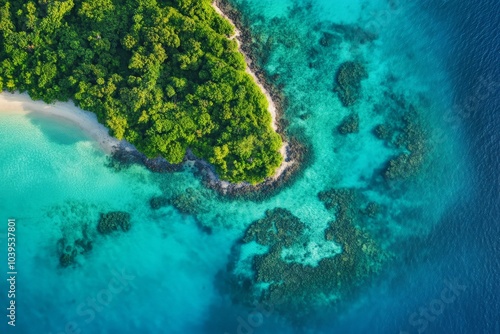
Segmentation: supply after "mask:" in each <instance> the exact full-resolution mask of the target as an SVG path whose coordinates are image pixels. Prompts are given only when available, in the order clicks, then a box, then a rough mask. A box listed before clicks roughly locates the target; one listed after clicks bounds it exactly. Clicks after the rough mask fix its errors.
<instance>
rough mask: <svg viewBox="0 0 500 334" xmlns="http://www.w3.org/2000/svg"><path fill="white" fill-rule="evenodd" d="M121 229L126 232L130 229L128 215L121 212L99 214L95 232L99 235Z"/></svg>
mask: <svg viewBox="0 0 500 334" xmlns="http://www.w3.org/2000/svg"><path fill="white" fill-rule="evenodd" d="M119 228H121V230H122V231H124V232H126V231H128V230H129V229H130V214H129V213H127V212H123V211H112V212H108V213H101V217H100V218H99V223H98V225H97V231H98V232H99V233H101V234H109V233H111V232H114V231H117V230H118V229H119Z"/></svg>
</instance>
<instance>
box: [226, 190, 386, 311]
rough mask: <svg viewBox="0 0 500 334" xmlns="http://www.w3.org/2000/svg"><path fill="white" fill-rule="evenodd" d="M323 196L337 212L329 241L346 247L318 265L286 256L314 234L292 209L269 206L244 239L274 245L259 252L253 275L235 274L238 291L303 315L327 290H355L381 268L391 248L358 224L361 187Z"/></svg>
mask: <svg viewBox="0 0 500 334" xmlns="http://www.w3.org/2000/svg"><path fill="white" fill-rule="evenodd" d="M319 197H320V198H321V200H322V201H323V202H324V203H325V207H327V208H328V209H329V210H332V211H333V212H334V213H335V216H336V220H335V221H333V222H331V223H330V224H329V225H328V227H327V229H326V230H325V231H324V235H325V242H331V241H333V242H335V243H337V244H340V245H341V246H342V253H341V254H339V255H333V256H331V255H330V256H324V257H323V258H321V259H319V261H318V262H317V265H306V264H302V263H298V262H290V261H285V260H284V259H283V255H282V254H283V250H284V249H288V248H290V247H306V245H307V244H308V241H309V240H311V237H312V236H311V235H310V234H309V232H310V231H309V230H308V229H307V228H306V224H304V223H303V222H302V221H300V219H299V218H297V217H296V216H294V215H293V214H292V213H291V212H290V211H288V210H286V209H282V208H275V209H273V210H268V211H267V212H266V213H265V216H264V217H263V218H262V219H259V220H257V221H255V222H253V223H252V224H251V225H250V226H249V227H248V229H247V231H246V232H245V235H244V236H243V238H242V240H241V241H242V243H250V242H257V243H258V244H260V245H262V246H267V247H268V251H267V252H266V253H264V254H259V255H255V256H254V258H253V261H252V270H253V272H254V275H253V277H251V278H248V277H243V276H238V277H233V283H234V289H235V290H236V291H235V292H234V293H235V294H237V295H241V294H242V293H243V294H244V293H247V294H250V295H247V296H246V297H245V298H246V299H247V300H251V299H254V300H255V299H257V300H258V302H262V303H266V304H272V305H273V306H274V308H275V309H276V310H278V311H280V312H282V313H283V314H286V315H291V314H293V316H294V317H300V316H301V315H302V314H307V313H308V312H309V309H310V307H315V306H320V305H321V303H322V302H323V301H324V298H322V296H323V297H325V296H326V298H327V299H328V298H329V297H328V296H330V297H331V296H339V295H346V294H349V293H351V292H352V291H353V290H354V288H355V287H356V286H359V285H361V284H362V283H363V282H364V281H366V279H367V278H369V277H371V276H372V275H373V274H375V273H377V272H378V271H379V270H380V268H381V266H382V264H383V263H384V261H385V260H386V254H385V252H383V251H382V250H381V249H380V248H379V247H378V245H377V243H376V242H375V241H374V240H373V239H372V238H371V237H370V236H369V235H368V234H367V233H366V232H364V231H362V230H361V229H360V228H358V227H357V226H356V224H355V220H356V219H357V216H356V213H357V212H359V209H358V208H357V195H356V192H355V191H354V190H351V189H332V190H329V191H326V192H322V193H320V194H319Z"/></svg>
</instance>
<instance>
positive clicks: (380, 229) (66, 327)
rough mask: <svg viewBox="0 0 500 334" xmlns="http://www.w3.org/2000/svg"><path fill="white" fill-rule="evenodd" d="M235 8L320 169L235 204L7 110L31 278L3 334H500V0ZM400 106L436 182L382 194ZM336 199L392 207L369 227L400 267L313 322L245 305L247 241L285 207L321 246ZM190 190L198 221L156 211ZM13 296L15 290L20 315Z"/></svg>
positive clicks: (1, 118)
mask: <svg viewBox="0 0 500 334" xmlns="http://www.w3.org/2000/svg"><path fill="white" fill-rule="evenodd" d="M232 3H233V5H234V7H235V8H236V9H237V10H239V11H240V12H241V13H242V16H243V22H245V24H247V25H248V27H249V29H250V31H251V32H252V33H253V34H254V38H255V39H254V41H255V43H256V47H262V50H263V51H262V53H261V57H262V59H264V60H263V68H264V70H265V71H266V73H267V74H268V76H269V77H270V78H271V81H272V82H273V83H274V84H276V85H278V86H279V87H281V88H282V91H283V93H284V94H285V96H286V97H287V98H288V100H289V101H288V105H287V108H286V110H285V114H284V117H285V118H286V119H287V121H288V122H289V129H290V132H291V133H292V134H294V135H295V136H297V137H298V138H299V139H300V140H303V141H304V142H307V144H308V145H310V148H311V152H312V154H311V158H310V161H308V162H307V165H306V167H305V168H304V170H303V171H301V174H300V175H299V176H298V177H297V179H296V180H295V181H294V182H293V183H292V184H291V185H289V186H288V187H286V188H285V189H283V190H281V191H280V192H279V193H278V194H275V195H273V196H271V197H270V198H267V199H265V200H264V201H261V202H253V201H247V200H241V199H239V200H229V199H224V198H221V197H219V196H217V195H216V194H215V193H214V192H213V191H211V190H208V189H206V188H205V187H204V186H203V185H202V184H201V182H200V180H199V178H198V177H197V176H195V175H194V174H193V171H192V170H191V169H189V168H186V169H185V170H183V171H182V172H178V173H173V174H162V175H159V174H154V173H151V172H149V171H148V170H146V169H145V168H143V167H141V166H132V167H130V168H127V169H122V170H114V169H112V168H110V166H109V159H108V157H106V155H105V154H104V153H103V152H101V151H100V149H99V147H98V146H97V145H96V144H95V143H93V142H92V140H91V139H89V138H88V136H86V135H85V134H84V133H82V132H81V131H80V130H79V129H78V128H76V127H73V126H72V125H69V124H62V123H61V122H59V121H57V120H53V119H49V118H46V117H43V116H40V115H37V114H36V113H29V114H27V115H18V114H15V113H9V110H0V142H1V143H2V149H1V150H0V219H1V220H2V221H5V222H6V221H7V218H9V217H14V218H16V221H17V235H18V236H17V239H18V240H17V243H18V250H17V262H18V271H19V274H18V277H17V283H16V284H17V299H16V302H17V305H18V306H17V319H16V321H17V322H16V327H11V326H8V325H7V320H8V319H7V317H5V315H3V314H2V313H0V316H1V317H0V319H3V320H0V329H1V331H0V332H1V333H20V334H21V333H23V334H24V333H27V334H28V333H29V334H31V333H33V334H50V333H52V334H61V333H65V334H70V333H71V334H80V333H81V334H84V333H193V334H195V333H200V334H201V333H220V334H225V333H230V334H233V333H238V334H240V333H244V334H259V333H262V334H265V333H339V334H343V333H384V334H385V333H400V334H404V333H458V334H462V333H463V334H465V333H467V334H468V333H471V334H479V333H488V334H489V333H492V334H500V287H499V286H500V284H499V282H500V66H499V64H500V28H499V27H500V3H499V2H498V1H497V0H478V1H475V2H472V1H459V0H436V1H432V0H414V1H409V0H388V1H386V0H373V1H371V0H367V1H361V0H360V1H357V0H356V1H348V0H309V1H300V0H276V1H272V2H271V1H270V2H261V1H258V0H234V1H232ZM353 27H354V28H353ZM356 28H362V29H364V32H363V33H361V35H358V33H359V30H356ZM325 32H329V33H330V34H331V35H332V36H337V37H336V39H333V42H332V43H331V45H329V46H327V47H326V46H324V45H321V44H320V43H319V41H320V38H321V36H323V35H322V34H324V33H325ZM367 32H368V34H367ZM372 35H376V38H374V39H373V40H371V39H370V38H368V39H369V40H368V41H366V40H364V39H365V38H367V36H372ZM263 46H265V47H263ZM352 59H356V60H360V61H362V62H363V63H364V64H365V66H366V68H367V70H368V73H369V75H368V78H367V79H366V80H365V81H364V82H363V96H362V98H361V100H360V101H359V102H358V103H357V104H356V105H355V106H354V107H352V108H350V109H348V108H344V107H343V106H342V105H341V103H340V102H339V100H338V98H337V96H336V95H335V94H333V93H332V85H333V79H334V73H335V70H336V69H337V68H338V65H339V64H340V63H342V62H344V61H346V60H352ZM388 78H390V79H388ZM387 91H390V92H394V93H395V94H400V95H401V96H404V97H405V99H407V100H408V101H411V103H413V104H414V105H415V106H416V107H417V109H419V110H420V112H421V117H422V119H425V120H426V122H427V124H428V127H429V128H430V129H431V130H430V133H432V135H429V138H428V143H429V144H430V146H432V148H433V150H432V153H430V155H429V156H430V158H429V160H428V163H427V165H425V169H424V171H423V172H421V173H420V174H418V176H417V177H415V179H414V180H413V179H412V181H409V183H404V184H403V185H400V186H397V187H394V188H391V187H390V186H386V185H385V186H384V185H383V184H382V185H381V183H380V182H375V181H376V180H378V178H377V175H378V174H377V173H379V171H380V168H381V166H383V165H384V164H385V163H386V161H387V159H388V158H389V157H390V156H392V155H393V154H394V150H393V149H392V148H388V147H386V146H384V145H383V144H382V143H381V142H380V141H379V140H377V139H376V138H375V137H374V136H373V133H372V129H373V127H374V126H375V125H376V124H378V123H380V122H381V121H382V120H383V119H385V118H386V117H388V116H386V114H385V111H382V112H377V111H376V109H377V106H379V107H380V106H381V107H380V108H381V109H384V108H386V105H385V104H384V103H385V97H386V96H387V95H386V94H385V93H386V92H387ZM2 112H5V113H3V114H2ZM351 112H356V113H358V114H359V115H360V120H361V123H360V131H359V134H356V135H350V136H347V137H346V136H341V135H339V134H338V133H336V132H335V131H332V129H335V128H336V127H337V126H338V124H339V123H340V122H341V121H342V119H343V118H344V117H345V116H346V115H348V114H349V113H351ZM330 187H350V188H355V189H358V191H359V192H360V193H362V194H363V196H367V197H368V198H370V199H371V200H373V201H376V202H379V203H383V204H384V205H385V207H386V208H387V209H386V215H384V216H381V217H380V219H379V220H374V221H373V222H372V226H366V228H367V229H368V230H369V231H371V232H373V233H374V235H376V239H377V241H378V242H379V243H380V244H381V245H383V247H385V248H386V249H388V250H390V251H391V252H392V254H393V256H392V260H391V261H390V262H388V265H387V266H385V267H384V268H383V269H382V270H381V271H380V272H379V273H378V274H377V275H374V276H373V277H370V278H369V279H367V280H365V281H364V283H363V284H362V285H360V286H359V287H358V288H357V289H356V290H355V291H356V293H355V294H353V295H351V296H350V298H349V299H346V300H342V303H339V304H338V305H339V306H337V307H330V306H329V304H328V303H327V304H325V306H324V307H319V308H318V307H316V308H313V307H311V308H310V309H309V308H307V309H302V310H301V312H302V313H303V314H306V315H307V316H306V317H300V318H295V319H294V317H293V316H290V315H283V314H282V313H280V312H278V311H276V310H274V309H273V308H272V305H271V307H270V308H269V307H268V308H267V309H257V311H256V308H255V307H248V306H243V305H245V300H242V299H243V297H241V296H243V295H244V294H238V293H235V292H234V291H231V289H229V288H228V284H229V283H228V277H232V276H231V275H234V272H235V271H237V269H234V268H239V267H238V266H239V265H240V264H241V265H242V266H243V265H244V264H245V261H246V259H245V256H249V254H250V255H254V254H255V253H258V252H259V251H260V252H261V250H259V249H256V248H255V247H254V248H252V246H249V247H247V248H244V247H242V248H241V249H240V241H239V240H240V238H241V236H242V235H243V233H244V231H245V230H246V229H247V228H248V226H249V225H250V224H251V223H252V222H253V221H255V220H257V219H260V218H262V216H263V215H264V212H265V211H266V210H269V209H273V208H276V207H282V208H286V209H288V210H290V211H291V212H292V213H293V214H294V215H296V216H297V217H299V218H300V219H301V220H302V221H304V222H305V223H306V224H307V226H308V228H309V230H310V231H312V233H311V235H313V234H314V230H315V229H320V228H324V226H325V224H326V222H328V221H331V220H332V219H333V217H332V216H331V213H329V212H328V211H326V210H325V208H324V206H323V204H322V203H321V202H320V201H319V200H318V198H317V193H318V192H319V191H322V190H325V189H327V188H330ZM186 193H188V194H190V195H193V194H196V195H193V196H194V197H196V198H197V202H196V205H197V211H196V213H187V214H186V213H185V212H181V211H179V209H178V208H177V209H176V208H174V207H173V206H168V207H165V208H162V209H160V210H152V209H151V208H150V206H149V199H150V198H151V197H153V196H159V195H162V196H167V197H168V196H170V197H172V198H179V197H178V196H180V195H182V194H186ZM176 196H177V197H176ZM113 210H122V211H127V212H130V213H131V215H132V221H133V225H132V228H131V230H130V231H129V232H127V233H117V234H114V235H109V236H100V235H98V234H97V232H95V231H94V229H92V228H89V226H91V227H92V226H93V224H95V222H96V220H97V219H98V217H99V213H101V212H107V211H113ZM382 225H383V226H382ZM2 226H3V225H2ZM4 232H5V231H0V233H1V237H2V240H1V243H0V245H1V247H2V248H6V241H7V239H6V234H5V233H4ZM82 235H83V236H87V235H88V236H89V237H90V239H91V240H92V244H93V247H92V250H91V251H89V252H88V253H85V254H79V255H78V257H77V259H76V264H75V265H74V266H70V267H67V268H61V266H60V265H59V254H58V251H57V249H58V246H57V245H58V244H59V243H60V241H59V240H65V242H71V241H74V240H77V239H79V238H82ZM311 238H312V239H311V241H310V242H311V243H310V244H314V245H315V247H317V248H316V249H319V250H318V251H317V253H314V256H313V255H311V259H310V260H311V261H314V260H315V259H316V261H317V259H318V257H319V258H321V257H322V256H323V257H324V256H331V253H329V252H332V251H335V249H336V248H335V247H334V248H331V247H330V246H331V245H330V246H329V244H328V243H326V242H325V241H324V240H323V241H320V240H319V239H314V238H313V237H311ZM329 247H330V248H329ZM332 249H333V250H332ZM4 253H5V252H4V251H2V252H1V254H2V255H0V256H2V258H0V263H4V262H5V263H6V262H7V260H6V255H3V254H4ZM325 254H326V255H325ZM4 258H5V260H4ZM1 267H2V268H4V267H6V265H5V266H4V265H3V264H2V266H1ZM2 270H3V271H5V272H6V268H5V270H4V269H2ZM241 270H242V273H244V272H245V271H244V269H241ZM1 275H4V273H2V274H1ZM2 277H3V276H2ZM120 284H122V285H123V288H122V289H114V288H112V285H115V286H116V285H120ZM7 291H8V286H7V284H6V281H5V279H2V284H0V309H2V310H4V311H3V313H5V314H7V311H6V310H5V308H6V307H7V306H6V305H7V301H6V300H7V299H6V298H5V296H6V292H7ZM339 298H342V295H340V297H339ZM96 303H97V305H95V304H96ZM92 305H95V306H92ZM291 319H294V320H291ZM297 319H298V320H297Z"/></svg>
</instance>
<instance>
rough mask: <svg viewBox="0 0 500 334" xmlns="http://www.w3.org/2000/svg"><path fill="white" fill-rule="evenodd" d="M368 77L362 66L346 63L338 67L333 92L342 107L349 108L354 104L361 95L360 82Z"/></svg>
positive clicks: (357, 63)
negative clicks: (335, 93)
mask: <svg viewBox="0 0 500 334" xmlns="http://www.w3.org/2000/svg"><path fill="white" fill-rule="evenodd" d="M367 77H368V73H367V72H366V69H365V67H364V66H363V64H361V63H359V62H354V61H347V62H345V63H343V64H342V65H340V67H339V69H338V71H337V73H336V75H335V83H336V86H335V89H334V90H335V92H337V94H338V96H339V99H340V101H341V102H342V104H343V105H344V107H350V106H352V105H353V104H355V103H356V101H357V100H358V99H359V97H360V95H361V81H362V80H363V79H365V78H367Z"/></svg>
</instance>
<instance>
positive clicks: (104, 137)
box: [0, 92, 120, 153]
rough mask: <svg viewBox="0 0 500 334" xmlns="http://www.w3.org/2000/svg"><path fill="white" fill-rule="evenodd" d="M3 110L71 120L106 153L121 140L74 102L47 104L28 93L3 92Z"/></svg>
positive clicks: (0, 97)
mask: <svg viewBox="0 0 500 334" xmlns="http://www.w3.org/2000/svg"><path fill="white" fill-rule="evenodd" d="M3 112H11V113H12V112H15V113H23V114H29V113H32V112H36V113H41V114H44V115H46V116H48V117H53V118H56V119H60V120H64V121H67V122H70V123H72V124H74V125H76V126H78V127H79V128H80V129H82V130H83V132H84V133H86V134H87V135H88V136H89V137H91V138H92V139H93V140H95V141H96V142H97V143H98V144H99V146H100V147H101V148H102V149H103V150H104V151H105V152H106V153H111V152H112V151H113V148H114V147H116V146H118V145H119V144H120V141H119V140H118V139H116V138H114V137H112V136H110V135H109V133H108V129H107V128H106V127H105V126H104V125H102V124H100V123H99V122H98V121H97V117H96V115H95V114H94V113H91V112H88V111H84V110H82V109H80V108H78V107H76V106H75V104H74V103H73V102H56V103H52V104H47V103H45V102H43V101H33V100H32V99H31V98H30V97H29V95H28V94H27V93H22V94H20V93H9V92H2V93H0V113H3Z"/></svg>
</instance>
